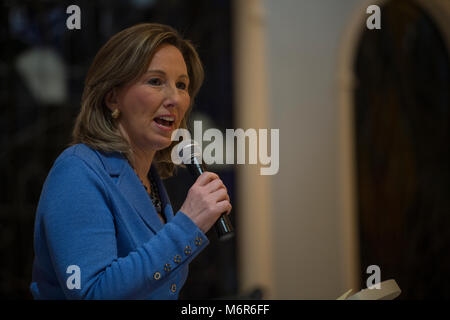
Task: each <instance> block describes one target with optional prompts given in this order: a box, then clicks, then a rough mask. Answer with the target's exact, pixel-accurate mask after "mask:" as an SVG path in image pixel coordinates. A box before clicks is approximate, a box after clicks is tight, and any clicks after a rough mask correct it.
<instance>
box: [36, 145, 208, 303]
mask: <svg viewBox="0 0 450 320" xmlns="http://www.w3.org/2000/svg"><path fill="white" fill-rule="evenodd" d="M150 174H151V175H152V177H153V178H154V179H155V180H156V182H157V184H158V187H159V190H160V194H161V201H162V207H163V212H164V214H165V217H166V221H167V223H166V224H163V223H162V222H161V220H160V219H159V217H158V214H157V213H156V210H155V208H154V206H153V204H152V202H151V200H150V198H149V196H148V194H147V193H146V191H145V189H144V188H143V186H142V184H141V182H140V181H139V179H138V177H137V175H136V174H135V172H134V171H133V169H132V168H131V166H130V165H129V163H128V161H127V160H126V158H125V157H124V156H123V155H122V154H121V153H114V152H113V153H106V152H100V151H96V150H93V149H91V148H89V147H88V146H86V145H83V144H78V145H75V146H72V147H69V148H67V149H66V150H65V151H64V152H63V153H62V154H61V155H60V156H59V157H58V159H56V161H55V163H54V165H53V167H52V169H51V170H50V172H49V175H48V177H47V179H46V181H45V183H44V186H43V189H42V193H41V197H40V200H39V204H38V208H37V212H36V221H35V234H34V250H35V257H34V263H33V275H32V283H31V285H30V290H31V293H32V294H33V296H34V298H36V299H177V298H178V293H179V290H180V289H181V287H182V286H183V284H184V282H185V281H186V277H187V273H188V264H189V263H190V262H191V260H192V259H193V258H194V257H195V256H196V255H197V254H198V253H199V252H200V251H201V250H202V249H203V248H204V247H205V246H206V245H207V244H208V243H209V241H208V238H207V237H206V236H205V234H204V233H203V232H202V231H201V230H200V229H199V228H198V227H197V226H196V225H195V224H194V223H193V221H192V220H191V219H190V218H189V217H187V216H186V215H185V214H184V213H183V212H181V211H178V212H177V214H176V215H174V214H173V211H172V207H171V205H170V201H169V198H168V196H167V193H166V190H165V188H164V185H163V184H162V182H161V180H160V178H159V176H158V174H157V172H156V170H155V168H154V166H152V167H151V169H150ZM73 266H75V267H73ZM74 268H79V273H78V274H79V275H80V277H79V279H80V282H79V283H80V288H79V289H78V288H77V287H76V286H75V287H74V284H76V280H74V279H75V278H74V277H75V276H76V275H77V272H76V270H75V269H74ZM74 270H75V271H74Z"/></svg>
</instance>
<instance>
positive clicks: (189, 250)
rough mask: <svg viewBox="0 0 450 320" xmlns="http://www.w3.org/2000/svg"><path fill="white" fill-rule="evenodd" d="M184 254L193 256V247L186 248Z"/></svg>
mask: <svg viewBox="0 0 450 320" xmlns="http://www.w3.org/2000/svg"><path fill="white" fill-rule="evenodd" d="M184 253H185V254H186V255H190V254H191V247H190V246H186V248H184Z"/></svg>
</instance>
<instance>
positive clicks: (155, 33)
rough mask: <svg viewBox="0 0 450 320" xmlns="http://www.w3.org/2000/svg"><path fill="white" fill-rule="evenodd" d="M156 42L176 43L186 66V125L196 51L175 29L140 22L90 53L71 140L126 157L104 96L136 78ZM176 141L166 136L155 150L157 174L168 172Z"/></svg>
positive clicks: (196, 85)
mask: <svg viewBox="0 0 450 320" xmlns="http://www.w3.org/2000/svg"><path fill="white" fill-rule="evenodd" d="M162 44H171V45H173V46H175V47H176V48H178V50H180V52H181V53H182V55H183V57H184V60H185V63H186V66H187V71H188V76H189V88H188V92H189V95H190V97H191V102H190V106H189V108H188V111H187V112H186V114H185V116H184V118H183V119H182V121H181V123H180V128H187V117H188V116H189V113H190V111H191V109H192V105H193V103H194V99H195V96H196V95H197V93H198V91H199V90H200V87H201V85H202V83H203V77H204V72H203V66H202V63H201V61H200V58H199V56H198V53H197V52H196V50H195V48H194V46H193V45H192V43H191V42H190V41H189V40H185V39H183V38H181V36H180V35H179V34H178V32H177V31H176V30H175V29H173V28H171V27H169V26H166V25H162V24H158V23H143V24H138V25H135V26H132V27H130V28H127V29H125V30H123V31H121V32H119V33H117V34H115V35H114V36H112V37H111V38H110V39H109V40H108V42H106V43H105V44H104V45H103V47H102V48H101V49H100V50H99V51H98V53H97V55H96V56H95V58H94V61H93V63H92V65H91V66H90V68H89V71H88V74H87V76H86V81H85V86H84V91H83V95H82V98H81V110H80V113H79V114H78V116H77V118H76V121H75V125H74V128H73V131H72V138H73V139H72V142H71V144H72V145H73V144H77V143H84V144H86V145H88V146H90V147H91V148H93V149H96V150H101V151H106V152H114V151H117V152H122V153H124V155H125V156H126V157H127V158H128V159H129V160H130V161H132V159H133V153H132V150H131V146H130V145H129V143H128V142H127V141H126V140H125V139H124V137H122V135H121V134H120V131H119V129H118V128H117V126H116V124H115V121H114V119H112V116H111V110H110V109H109V108H108V107H107V106H106V104H105V97H106V95H107V94H108V93H109V92H110V91H111V90H113V89H114V88H116V87H120V86H122V85H125V84H129V83H133V82H134V81H137V79H139V78H140V77H141V76H142V75H143V74H144V73H145V72H146V68H147V67H148V65H149V64H150V61H151V59H152V57H153V55H154V53H155V52H156V50H157V49H158V48H159V46H161V45H162ZM176 143H178V142H177V141H174V142H172V144H171V145H170V146H169V147H167V148H165V149H163V150H159V151H157V152H156V154H155V157H154V160H153V162H154V163H155V165H156V168H157V170H158V173H159V175H160V176H161V177H162V178H167V177H170V176H172V175H173V172H174V170H175V165H174V164H173V162H172V160H171V157H170V153H171V150H172V147H173V146H174V145H175V144H176Z"/></svg>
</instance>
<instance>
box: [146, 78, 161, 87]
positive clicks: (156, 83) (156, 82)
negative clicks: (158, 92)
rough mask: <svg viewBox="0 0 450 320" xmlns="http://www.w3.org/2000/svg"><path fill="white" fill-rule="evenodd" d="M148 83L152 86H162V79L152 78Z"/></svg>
mask: <svg viewBox="0 0 450 320" xmlns="http://www.w3.org/2000/svg"><path fill="white" fill-rule="evenodd" d="M148 83H149V84H150V85H152V86H160V85H161V83H162V82H161V79H159V78H152V79H150V80H148Z"/></svg>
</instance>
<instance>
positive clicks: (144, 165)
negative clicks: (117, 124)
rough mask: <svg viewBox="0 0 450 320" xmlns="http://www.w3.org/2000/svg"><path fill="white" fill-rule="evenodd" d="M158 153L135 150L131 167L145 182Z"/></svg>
mask: <svg viewBox="0 0 450 320" xmlns="http://www.w3.org/2000/svg"><path fill="white" fill-rule="evenodd" d="M155 153H156V151H149V150H145V151H144V150H142V149H139V148H136V147H135V148H133V161H132V163H131V165H132V166H133V169H134V170H135V171H136V173H137V175H138V176H139V178H140V179H141V180H143V181H146V180H147V174H148V172H149V171H150V166H151V164H152V161H153V157H154V156H155Z"/></svg>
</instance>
